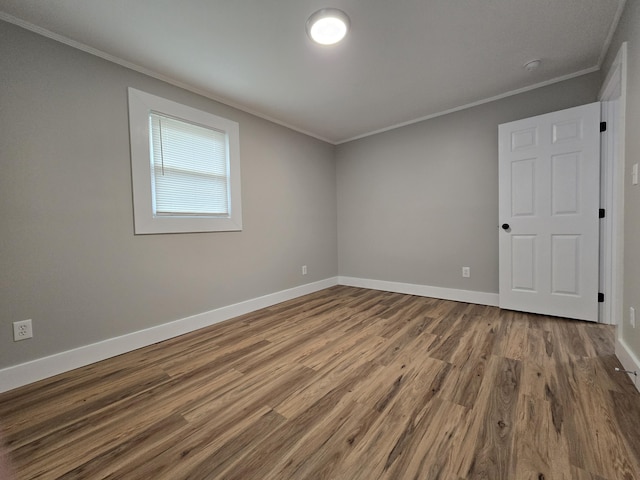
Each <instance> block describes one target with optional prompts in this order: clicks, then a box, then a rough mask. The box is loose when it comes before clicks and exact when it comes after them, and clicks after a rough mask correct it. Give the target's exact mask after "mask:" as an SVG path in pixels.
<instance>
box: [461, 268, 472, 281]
mask: <svg viewBox="0 0 640 480" xmlns="http://www.w3.org/2000/svg"><path fill="white" fill-rule="evenodd" d="M462 276H463V277H464V278H469V277H470V276H471V268H470V267H462Z"/></svg>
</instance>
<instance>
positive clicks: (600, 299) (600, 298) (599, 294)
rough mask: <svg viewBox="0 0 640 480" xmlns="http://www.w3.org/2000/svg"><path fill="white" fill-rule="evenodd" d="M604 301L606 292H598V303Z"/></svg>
mask: <svg viewBox="0 0 640 480" xmlns="http://www.w3.org/2000/svg"><path fill="white" fill-rule="evenodd" d="M602 302H604V293H598V303H602Z"/></svg>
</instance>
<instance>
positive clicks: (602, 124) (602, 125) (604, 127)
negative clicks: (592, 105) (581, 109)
mask: <svg viewBox="0 0 640 480" xmlns="http://www.w3.org/2000/svg"><path fill="white" fill-rule="evenodd" d="M600 131H601V132H606V131H607V122H600Z"/></svg>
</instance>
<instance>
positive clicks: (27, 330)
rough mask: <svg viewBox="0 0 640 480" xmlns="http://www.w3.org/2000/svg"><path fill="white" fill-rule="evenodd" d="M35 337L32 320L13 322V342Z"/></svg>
mask: <svg viewBox="0 0 640 480" xmlns="http://www.w3.org/2000/svg"><path fill="white" fill-rule="evenodd" d="M31 337H33V326H32V325H31V320H30V319H29V320H21V321H19V322H13V341H14V342H19V341H20V340H26V339H27V338H31Z"/></svg>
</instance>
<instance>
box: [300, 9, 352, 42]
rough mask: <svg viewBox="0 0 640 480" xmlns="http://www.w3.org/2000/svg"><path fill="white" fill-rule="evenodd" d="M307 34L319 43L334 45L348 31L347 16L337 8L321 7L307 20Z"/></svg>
mask: <svg viewBox="0 0 640 480" xmlns="http://www.w3.org/2000/svg"><path fill="white" fill-rule="evenodd" d="M306 27H307V35H309V38H310V39H311V40H313V41H314V42H316V43H319V44H320V45H334V44H336V43H338V42H339V41H340V40H342V39H343V38H344V37H345V35H346V34H347V32H348V31H349V17H348V16H347V14H346V13H344V12H343V11H342V10H338V9H337V8H323V9H322V10H318V11H317V12H316V13H314V14H313V15H311V16H310V17H309V20H307V25H306Z"/></svg>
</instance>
